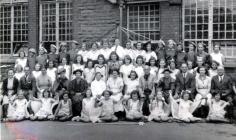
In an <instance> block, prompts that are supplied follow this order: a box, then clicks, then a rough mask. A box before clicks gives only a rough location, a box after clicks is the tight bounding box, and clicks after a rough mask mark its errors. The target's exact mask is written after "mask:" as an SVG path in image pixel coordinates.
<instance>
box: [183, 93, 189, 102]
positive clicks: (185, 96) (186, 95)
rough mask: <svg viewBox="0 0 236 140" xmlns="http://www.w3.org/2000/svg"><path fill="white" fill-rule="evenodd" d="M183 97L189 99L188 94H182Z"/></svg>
mask: <svg viewBox="0 0 236 140" xmlns="http://www.w3.org/2000/svg"><path fill="white" fill-rule="evenodd" d="M183 99H184V100H185V101H187V100H189V94H187V93H185V94H184V95H183Z"/></svg>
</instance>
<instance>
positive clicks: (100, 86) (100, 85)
mask: <svg viewBox="0 0 236 140" xmlns="http://www.w3.org/2000/svg"><path fill="white" fill-rule="evenodd" d="M105 90H106V83H105V81H103V80H100V81H98V80H96V79H95V80H94V81H93V82H92V83H91V91H92V94H93V97H96V96H97V95H102V93H103V91H105Z"/></svg>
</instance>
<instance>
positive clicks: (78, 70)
mask: <svg viewBox="0 0 236 140" xmlns="http://www.w3.org/2000/svg"><path fill="white" fill-rule="evenodd" d="M77 72H80V74H81V75H82V74H83V71H82V70H81V69H77V70H74V71H73V74H76V73H77Z"/></svg>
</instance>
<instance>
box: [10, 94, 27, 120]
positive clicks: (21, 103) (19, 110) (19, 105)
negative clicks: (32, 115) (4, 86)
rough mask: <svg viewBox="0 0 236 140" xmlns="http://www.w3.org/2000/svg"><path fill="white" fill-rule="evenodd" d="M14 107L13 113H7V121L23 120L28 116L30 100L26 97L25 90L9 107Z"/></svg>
mask: <svg viewBox="0 0 236 140" xmlns="http://www.w3.org/2000/svg"><path fill="white" fill-rule="evenodd" d="M10 106H12V107H13V112H12V114H8V115H7V119H6V121H22V120H24V119H26V118H28V115H29V114H28V111H27V106H28V101H27V100H26V99H25V97H24V94H23V92H22V91H21V92H19V93H18V96H17V98H16V99H15V100H14V102H11V103H10V104H9V107H10Z"/></svg>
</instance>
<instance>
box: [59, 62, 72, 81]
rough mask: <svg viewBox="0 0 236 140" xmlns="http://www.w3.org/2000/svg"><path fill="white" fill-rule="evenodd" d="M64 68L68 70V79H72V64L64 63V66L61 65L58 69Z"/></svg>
mask: <svg viewBox="0 0 236 140" xmlns="http://www.w3.org/2000/svg"><path fill="white" fill-rule="evenodd" d="M61 68H64V69H65V70H66V73H65V76H66V78H67V79H70V74H71V66H70V65H64V66H62V65H61V66H59V67H58V69H61Z"/></svg>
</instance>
